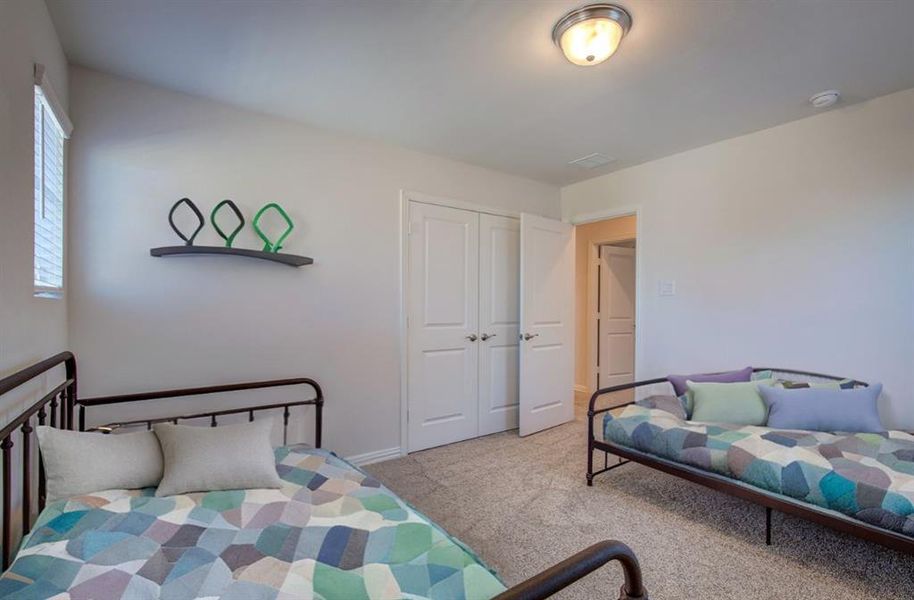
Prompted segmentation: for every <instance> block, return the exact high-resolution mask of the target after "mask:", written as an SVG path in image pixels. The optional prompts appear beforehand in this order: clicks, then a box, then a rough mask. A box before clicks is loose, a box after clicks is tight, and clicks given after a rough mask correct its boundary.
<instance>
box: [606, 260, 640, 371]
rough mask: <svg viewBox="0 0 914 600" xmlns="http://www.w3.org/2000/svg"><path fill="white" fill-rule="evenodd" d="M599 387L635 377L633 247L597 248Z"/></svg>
mask: <svg viewBox="0 0 914 600" xmlns="http://www.w3.org/2000/svg"><path fill="white" fill-rule="evenodd" d="M599 347H600V368H599V373H600V387H609V386H613V385H621V384H623V383H631V382H633V381H634V380H635V250H634V248H618V247H616V246H602V247H601V248H600V341H599Z"/></svg>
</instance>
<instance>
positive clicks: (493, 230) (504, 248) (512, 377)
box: [479, 214, 520, 435]
mask: <svg viewBox="0 0 914 600" xmlns="http://www.w3.org/2000/svg"><path fill="white" fill-rule="evenodd" d="M519 304H520V222H519V221H518V220H517V219H512V218H510V217H497V216H494V215H487V214H481V215H480V216H479V332H480V336H479V435H487V434H490V433H496V432H498V431H505V430H506V429H513V428H515V427H517V398H518V388H517V384H518V380H517V369H518V360H519V359H518V351H519V349H518V333H519V327H520V307H519Z"/></svg>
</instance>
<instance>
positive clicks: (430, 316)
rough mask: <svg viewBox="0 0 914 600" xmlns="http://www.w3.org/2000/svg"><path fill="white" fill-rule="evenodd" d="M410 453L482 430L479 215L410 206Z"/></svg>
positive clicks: (415, 205)
mask: <svg viewBox="0 0 914 600" xmlns="http://www.w3.org/2000/svg"><path fill="white" fill-rule="evenodd" d="M409 211H410V213H409V223H410V229H409V231H410V234H409V307H410V308H409V321H408V323H407V327H408V336H409V339H408V345H409V362H408V380H409V381H408V388H409V389H408V395H409V407H408V410H409V416H408V419H409V450H410V451H415V450H422V449H423V448H431V447H432V446H440V445H443V444H450V443H452V442H457V441H460V440H464V439H467V438H471V437H475V436H476V435H477V431H478V419H479V411H478V407H479V402H478V400H479V398H478V380H477V377H478V373H477V369H478V353H479V342H478V341H477V332H478V325H479V323H478V306H479V293H478V280H479V214H478V213H475V212H471V211H466V210H458V209H455V208H446V207H443V206H432V205H427V204H418V203H410V207H409Z"/></svg>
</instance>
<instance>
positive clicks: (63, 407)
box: [0, 352, 324, 570]
mask: <svg viewBox="0 0 914 600" xmlns="http://www.w3.org/2000/svg"><path fill="white" fill-rule="evenodd" d="M61 365H63V367H64V372H65V375H64V380H63V382H61V383H59V384H58V385H55V386H54V387H53V388H52V389H51V391H49V392H47V393H46V394H44V395H43V396H42V397H41V399H40V400H38V401H37V402H35V403H34V404H32V405H31V406H29V407H28V408H26V409H25V410H24V411H22V412H21V413H20V414H19V415H17V416H15V417H14V418H12V419H11V420H10V421H9V423H7V425H6V426H5V427H4V428H3V429H2V430H0V452H2V470H3V474H2V481H3V495H2V502H3V507H2V519H3V523H2V531H0V543H2V545H3V550H2V568H3V570H6V569H7V567H9V565H10V558H11V557H12V554H13V548H14V545H13V523H14V521H13V514H12V504H13V498H12V486H11V482H12V481H13V477H14V468H13V464H12V449H13V447H14V445H15V444H17V443H21V448H22V461H21V473H18V474H17V475H16V476H19V477H21V478H22V520H21V530H22V531H21V533H22V535H25V534H26V533H28V532H29V531H30V530H31V527H32V514H33V513H32V505H33V504H34V501H33V499H34V497H35V496H34V494H33V481H32V480H33V477H32V454H33V449H32V434H33V432H34V429H35V428H34V427H33V425H34V424H36V423H37V424H38V425H49V426H51V427H57V428H60V429H69V430H72V429H75V428H76V427H75V426H76V425H77V422H76V420H74V411H75V410H76V409H77V407H78V410H79V415H78V428H79V430H80V431H85V429H86V410H87V409H89V408H92V407H98V406H109V405H115V404H126V403H130V402H142V401H146V400H156V399H162V398H180V397H186V396H203V395H208V394H218V393H223V392H237V391H244V390H258V389H267V388H278V387H290V386H297V385H304V386H307V387H309V388H311V389H312V390H313V393H314V396H313V397H309V398H306V399H304V400H291V401H284V402H277V403H273V404H261V405H254V406H245V407H241V408H231V409H225V410H215V411H209V412H199V413H189V414H181V415H177V416H170V417H164V418H154V419H141V420H135V421H122V422H117V423H109V424H107V425H102V426H98V427H94V428H93V429H94V430H98V431H103V432H105V433H111V432H112V431H114V430H116V429H120V428H122V427H130V426H138V425H145V426H146V427H147V428H152V425H153V424H154V423H159V422H172V423H177V422H178V421H182V420H188V419H201V418H209V420H210V426H211V427H216V426H217V425H218V419H219V417H222V416H226V415H235V414H245V413H247V415H248V420H249V421H253V420H254V414H255V413H256V412H261V411H267V410H279V409H282V411H283V443H287V435H288V427H289V416H290V409H291V408H293V407H297V406H314V411H315V412H314V417H315V423H314V444H315V446H317V447H318V448H320V446H321V437H322V431H321V429H322V423H323V407H324V394H323V391H322V390H321V386H320V385H319V384H318V383H317V382H316V381H314V380H313V379H309V378H307V377H296V378H290V379H273V380H268V381H251V382H244V383H232V384H228V385H214V386H207V387H196V388H183V389H173V390H160V391H155V392H143V393H139V394H123V395H118V396H104V397H99V398H79V397H78V396H77V393H76V357H75V356H74V355H73V353H72V352H61V353H60V354H57V355H55V356H52V357H51V358H48V359H45V360H43V361H41V362H39V363H36V364H34V365H32V366H30V367H26V368H25V369H22V370H21V371H18V372H16V373H13V374H12V375H9V376H8V377H5V378H3V379H0V398H2V397H3V395H4V394H7V393H9V392H11V391H13V390H15V389H18V388H20V387H21V386H23V385H25V384H27V383H29V382H31V381H34V380H35V378H36V377H38V376H40V375H42V374H44V373H47V372H48V371H50V370H52V369H54V368H56V367H59V366H61ZM45 483H46V482H45V473H44V465H43V463H42V462H41V455H40V452H39V453H38V489H37V501H38V511H37V512H41V511H42V510H43V509H44V506H45V500H46V494H45ZM37 512H36V513H35V514H36V515H37Z"/></svg>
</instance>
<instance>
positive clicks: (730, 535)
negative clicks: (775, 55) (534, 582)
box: [366, 406, 914, 600]
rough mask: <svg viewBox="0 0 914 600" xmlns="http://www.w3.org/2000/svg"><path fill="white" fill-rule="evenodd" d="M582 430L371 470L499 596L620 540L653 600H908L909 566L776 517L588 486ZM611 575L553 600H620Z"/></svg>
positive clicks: (910, 560) (653, 477)
mask: <svg viewBox="0 0 914 600" xmlns="http://www.w3.org/2000/svg"><path fill="white" fill-rule="evenodd" d="M586 448H587V444H586V430H585V422H584V420H583V416H582V412H581V407H580V406H579V410H578V420H576V421H575V422H573V423H569V424H567V425H563V426H561V427H557V428H555V429H551V430H549V431H545V432H542V433H539V434H536V435H534V436H530V437H527V438H523V439H522V438H519V437H518V436H517V434H516V432H507V433H501V434H496V435H491V436H488V437H484V438H480V439H476V440H471V441H467V442H461V443H459V444H453V445H450V446H445V447H442V448H434V449H431V450H426V451H424V452H417V453H415V454H411V455H410V456H408V457H406V458H401V459H397V460H391V461H387V462H384V463H379V464H376V465H370V466H369V467H367V469H366V470H368V471H369V472H371V473H372V474H373V475H375V476H376V477H378V478H379V479H380V480H381V481H382V482H383V483H385V484H386V485H387V486H389V487H390V488H392V489H393V490H394V491H395V492H396V493H398V494H399V495H400V496H402V497H403V498H404V499H406V500H407V501H409V502H410V503H412V504H413V505H414V506H416V507H417V508H418V509H419V510H421V511H423V512H424V513H425V514H426V515H428V516H429V517H430V518H432V519H433V520H434V521H436V522H437V523H438V524H439V525H441V526H442V527H444V528H445V529H446V530H447V531H449V532H450V533H451V534H453V535H455V536H457V537H458V538H460V539H461V540H462V541H464V542H466V543H467V544H468V545H469V546H470V547H471V548H473V549H474V550H476V552H478V553H479V555H480V556H481V557H482V559H483V560H485V561H486V562H487V563H488V564H489V565H490V566H492V567H493V568H495V569H496V570H497V571H498V573H499V574H500V575H501V576H502V578H503V579H504V580H505V581H506V582H507V583H508V584H513V583H517V582H519V581H521V580H523V579H525V578H527V577H530V576H531V575H533V574H535V573H536V572H538V571H540V570H542V569H544V568H546V567H547V566H549V565H552V564H554V563H556V562H558V561H559V560H561V559H562V558H565V557H567V556H569V555H571V554H573V553H574V552H576V551H577V550H580V549H582V548H584V547H586V546H587V545H589V544H591V543H593V542H596V541H598V540H601V539H606V538H615V539H619V540H622V541H624V542H625V543H627V544H629V545H630V546H631V547H632V548H633V549H634V550H635V552H636V553H637V555H638V557H639V559H640V561H641V565H642V568H643V570H644V578H645V582H646V585H647V587H648V591H649V592H650V596H651V598H653V599H654V600H664V599H692V598H695V599H696V600H697V599H701V598H715V599H718V598H739V599H742V598H746V599H750V598H751V599H754V598H759V599H779V600H780V599H804V600H843V599H848V600H850V599H858V598H879V599H883V598H886V599H888V598H905V599H912V598H914V557H909V556H907V555H904V554H901V553H897V552H893V551H891V550H887V549H884V548H882V547H880V546H877V545H874V544H870V543H866V542H862V541H859V540H857V539H856V538H853V537H850V536H847V535H844V534H840V533H836V532H833V531H831V530H829V529H825V528H823V527H820V526H818V525H814V524H812V523H808V522H806V521H804V520H801V519H797V518H794V517H789V516H786V515H782V514H779V513H777V512H776V513H774V518H773V527H774V533H773V545H772V546H765V539H764V536H765V510H764V508H762V507H760V506H757V505H754V504H751V503H748V502H745V501H742V500H738V499H735V498H731V497H729V496H726V495H723V494H720V493H718V492H714V491H712V490H709V489H706V488H704V487H701V486H698V485H695V484H691V483H688V482H686V481H683V480H681V479H678V478H676V477H673V476H670V475H665V474H663V473H660V472H657V471H654V470H652V469H649V468H647V467H643V466H641V465H637V464H628V465H625V466H623V467H621V468H619V469H616V470H614V471H610V472H609V473H606V474H603V475H599V476H597V478H596V480H595V482H594V487H592V488H588V487H587V486H586V483H585V478H584V470H585V460H586ZM621 577H622V575H621V570H620V569H619V568H618V567H615V566H613V567H610V568H604V569H602V570H600V571H597V572H596V573H594V574H592V575H590V576H589V577H588V578H586V579H584V580H582V581H581V582H579V583H576V584H575V585H573V586H572V587H570V588H568V589H567V590H565V591H564V592H563V593H562V594H560V595H559V597H561V598H582V599H585V598H586V599H598V598H612V599H615V598H617V590H618V587H619V585H620V584H621V581H622V579H621Z"/></svg>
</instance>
